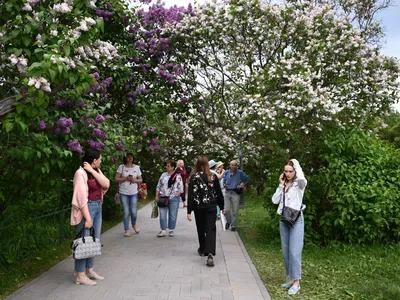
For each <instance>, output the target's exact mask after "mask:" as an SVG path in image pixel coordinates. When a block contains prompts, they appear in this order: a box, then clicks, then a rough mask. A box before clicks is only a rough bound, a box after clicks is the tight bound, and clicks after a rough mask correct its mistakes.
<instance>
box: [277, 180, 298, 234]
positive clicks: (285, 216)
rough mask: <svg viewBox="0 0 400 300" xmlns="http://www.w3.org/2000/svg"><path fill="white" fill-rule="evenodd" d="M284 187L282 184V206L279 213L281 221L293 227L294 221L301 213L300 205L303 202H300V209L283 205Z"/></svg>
mask: <svg viewBox="0 0 400 300" xmlns="http://www.w3.org/2000/svg"><path fill="white" fill-rule="evenodd" d="M285 189H286V185H284V186H283V207H282V214H281V222H282V223H284V224H286V225H287V226H289V227H293V226H294V224H295V223H296V221H297V219H298V218H299V217H300V214H301V206H302V205H303V202H301V203H300V210H297V209H294V208H291V207H288V206H286V205H285V194H286V193H285Z"/></svg>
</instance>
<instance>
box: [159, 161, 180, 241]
mask: <svg viewBox="0 0 400 300" xmlns="http://www.w3.org/2000/svg"><path fill="white" fill-rule="evenodd" d="M166 168H167V172H165V173H163V174H162V175H161V177H160V179H159V180H158V184H157V188H156V198H155V201H156V202H158V201H160V196H162V197H169V203H168V206H167V207H159V211H160V228H161V231H160V232H159V233H158V234H157V236H158V237H164V236H166V235H167V228H168V229H169V233H168V235H169V236H170V237H173V236H174V233H175V227H176V219H177V217H178V209H179V202H180V200H181V198H180V195H181V194H182V193H183V181H182V177H181V175H180V174H178V173H176V172H175V168H176V162H175V161H174V160H169V161H168V162H167V164H166ZM167 219H168V224H167Z"/></svg>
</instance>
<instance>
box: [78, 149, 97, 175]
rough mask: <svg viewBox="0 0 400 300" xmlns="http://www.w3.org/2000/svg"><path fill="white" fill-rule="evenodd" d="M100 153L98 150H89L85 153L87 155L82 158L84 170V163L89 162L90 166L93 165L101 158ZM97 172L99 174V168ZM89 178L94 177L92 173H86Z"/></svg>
mask: <svg viewBox="0 0 400 300" xmlns="http://www.w3.org/2000/svg"><path fill="white" fill-rule="evenodd" d="M100 155H101V154H100V151H99V150H96V149H88V150H86V151H85V155H83V157H82V164H81V166H82V168H83V163H85V162H87V163H88V164H92V162H93V161H94V160H95V159H99V158H100ZM95 170H96V172H98V170H97V168H96V169H95ZM85 171H86V170H85ZM86 173H87V175H88V178H93V175H92V174H91V173H89V172H88V171H86Z"/></svg>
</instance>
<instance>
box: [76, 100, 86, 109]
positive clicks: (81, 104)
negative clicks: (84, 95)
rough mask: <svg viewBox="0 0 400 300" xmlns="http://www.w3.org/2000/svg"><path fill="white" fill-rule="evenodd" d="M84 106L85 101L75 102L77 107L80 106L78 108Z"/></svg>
mask: <svg viewBox="0 0 400 300" xmlns="http://www.w3.org/2000/svg"><path fill="white" fill-rule="evenodd" d="M84 106H85V103H84V102H83V101H79V102H78V103H76V104H75V107H78V108H82V107H84Z"/></svg>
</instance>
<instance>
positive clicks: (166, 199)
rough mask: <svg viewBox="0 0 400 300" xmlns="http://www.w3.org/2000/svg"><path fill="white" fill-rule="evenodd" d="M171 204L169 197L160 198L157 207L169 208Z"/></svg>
mask: <svg viewBox="0 0 400 300" xmlns="http://www.w3.org/2000/svg"><path fill="white" fill-rule="evenodd" d="M168 204H169V196H160V199H158V202H157V206H158V207H168Z"/></svg>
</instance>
